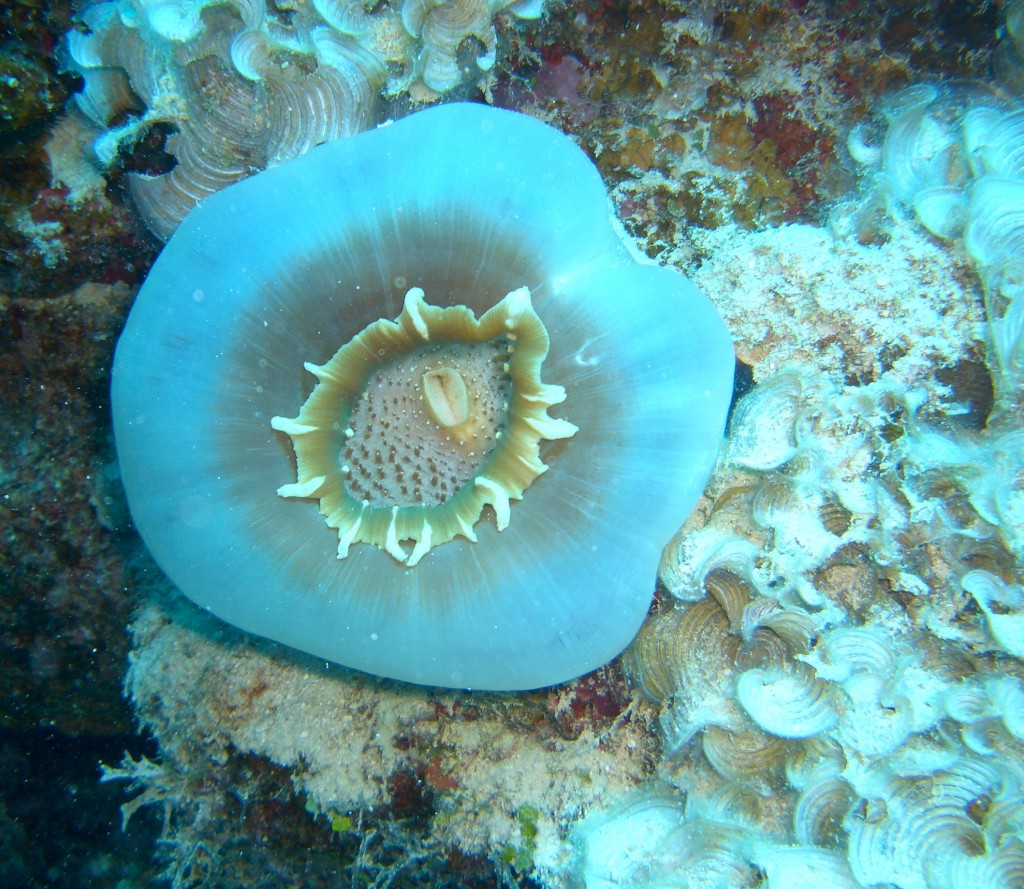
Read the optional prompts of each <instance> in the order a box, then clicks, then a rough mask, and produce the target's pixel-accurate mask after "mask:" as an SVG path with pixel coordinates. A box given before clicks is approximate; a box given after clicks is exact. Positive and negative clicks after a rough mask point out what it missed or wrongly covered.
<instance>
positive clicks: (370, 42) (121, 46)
mask: <svg viewBox="0 0 1024 889" xmlns="http://www.w3.org/2000/svg"><path fill="white" fill-rule="evenodd" d="M506 8H507V9H508V11H509V12H510V13H512V14H513V15H516V16H518V17H521V18H533V17H536V16H538V15H540V12H541V3H539V2H523V0H520V2H517V3H513V4H511V5H510V4H509V2H508V0H454V2H448V3H437V2H432V0H404V2H403V0H394V2H392V3H383V4H379V5H376V6H374V7H373V9H372V11H368V10H367V5H365V4H363V3H361V2H358V0H303V2H297V3H294V4H287V5H281V4H278V5H274V4H268V3H265V2H263V0H227V2H224V0H194V2H193V0H109V2H106V0H105V2H99V3H94V4H92V5H90V6H88V7H86V8H85V9H84V10H83V11H82V13H81V15H80V25H79V27H78V28H77V29H76V30H73V31H71V32H70V33H69V34H68V38H67V62H68V66H69V67H70V68H71V69H72V70H75V71H77V72H78V73H79V74H81V75H82V77H83V80H84V87H83V89H82V91H81V93H79V94H78V96H77V103H78V107H79V108H80V109H81V110H82V111H83V112H84V113H85V115H86V116H87V117H88V118H89V119H90V120H91V121H92V123H93V124H95V125H96V127H97V134H96V139H95V143H94V147H95V153H96V157H97V159H98V161H99V162H100V163H101V164H103V165H104V166H107V165H110V164H111V163H112V162H113V161H114V160H115V158H116V157H117V155H118V153H119V152H122V151H126V150H130V149H131V148H132V147H133V146H135V145H136V144H137V143H138V142H139V141H140V140H142V139H143V138H144V137H146V136H148V135H150V134H151V133H170V135H168V136H167V138H166V143H165V146H164V147H165V149H166V151H167V153H168V154H170V155H171V156H172V157H173V159H174V162H175V163H174V166H173V168H172V169H170V170H168V171H166V172H165V171H153V172H146V173H132V174H130V186H131V192H132V196H133V198H134V199H135V202H136V204H137V206H138V209H139V212H140V213H141V214H142V217H143V219H144V220H145V221H146V224H147V225H148V226H149V228H150V229H151V230H152V231H153V232H154V233H155V234H156V235H157V236H158V237H160V238H161V239H164V240H166V239H167V238H168V237H170V235H171V234H172V233H173V231H174V230H175V228H177V226H178V223H180V222H181V220H182V219H183V218H184V216H185V214H186V213H187V212H188V211H189V210H190V209H192V207H194V206H195V205H196V204H197V203H198V202H199V201H200V200H202V198H204V197H205V196H207V195H209V194H212V193H213V192H216V191H218V190H220V189H221V188H223V187H224V186H226V185H230V184H231V183H232V182H237V181H238V180H240V179H243V178H245V177H246V176H248V175H250V174H251V173H254V172H257V171H259V170H262V169H266V168H267V167H272V166H274V165H275V164H278V163H281V162H282V161H285V160H288V159H289V158H293V157H297V156H299V155H301V154H304V153H305V152H306V151H308V150H309V149H310V148H312V147H314V146H316V145H318V144H320V143H322V142H328V141H330V140H332V139H337V138H340V137H343V136H350V135H353V134H354V133H358V132H361V131H363V130H366V129H368V128H369V127H371V126H373V125H374V124H376V123H377V122H378V108H379V104H380V98H381V95H382V93H384V94H387V95H390V96H395V95H399V94H405V93H407V92H409V91H412V92H413V93H415V98H416V99H421V100H422V99H430V98H433V97H437V96H439V95H441V94H443V93H446V92H449V91H451V90H453V89H454V88H456V87H458V86H459V85H460V84H462V83H463V82H464V81H467V80H470V79H472V78H473V77H474V76H479V75H480V74H482V73H483V72H486V71H488V70H489V69H490V68H491V67H492V66H493V65H494V62H495V59H496V52H497V49H496V47H497V41H496V37H495V31H494V26H493V20H494V18H495V16H496V15H497V14H498V13H499V12H501V11H502V10H503V9H506ZM470 44H472V45H474V46H476V47H479V48H480V51H479V52H478V53H477V55H476V57H475V61H474V62H473V63H472V64H465V63H463V54H462V51H461V47H463V46H466V45H470Z"/></svg>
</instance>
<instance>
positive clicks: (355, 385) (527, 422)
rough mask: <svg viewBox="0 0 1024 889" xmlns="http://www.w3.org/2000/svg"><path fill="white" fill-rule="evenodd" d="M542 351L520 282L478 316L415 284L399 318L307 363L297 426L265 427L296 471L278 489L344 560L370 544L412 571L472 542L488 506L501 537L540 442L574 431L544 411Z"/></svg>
mask: <svg viewBox="0 0 1024 889" xmlns="http://www.w3.org/2000/svg"><path fill="white" fill-rule="evenodd" d="M548 345H549V339H548V334H547V331H546V329H545V327H544V324H543V322H542V321H541V319H540V317H539V316H538V315H537V313H536V312H535V311H534V310H533V306H532V303H531V301H530V291H529V290H528V289H527V288H525V287H523V288H520V289H519V290H515V291H513V292H512V293H510V294H508V295H507V296H506V297H505V298H504V299H502V300H501V302H499V303H498V304H497V305H495V306H494V307H493V308H492V309H490V310H489V311H487V312H486V313H485V314H484V315H483V316H482V317H481V318H480V320H479V321H478V320H477V319H476V317H475V316H474V315H473V313H472V312H471V311H470V310H469V309H468V308H466V307H465V306H455V307H452V308H446V309H442V308H438V307H436V306H431V305H428V304H427V303H426V302H425V301H424V299H423V291H422V290H420V289H418V288H413V289H412V290H410V291H409V292H408V294H406V298H405V305H404V308H403V309H402V313H401V314H400V315H399V316H398V318H397V319H395V321H388V320H383V319H382V320H380V321H375V322H374V323H373V324H370V325H369V326H368V327H367V328H366V329H365V330H363V331H362V332H361V333H359V334H358V335H357V336H355V337H354V338H353V339H352V340H351V342H349V343H347V344H346V345H344V346H342V347H341V348H340V349H339V350H338V352H337V353H335V355H334V357H333V358H331V360H330V361H328V362H327V363H326V364H324V365H322V366H317V365H313V364H309V363H307V364H306V365H305V367H306V369H307V370H308V371H309V372H310V373H312V374H313V375H314V376H315V377H316V378H317V380H318V383H317V385H316V387H315V388H314V389H313V392H312V393H311V394H310V396H309V398H308V399H307V400H306V402H305V403H304V404H303V405H302V407H301V409H300V411H299V415H298V416H297V417H295V418H294V419H289V418H285V417H274V419H273V420H272V421H271V425H272V426H273V428H274V429H276V430H278V431H279V432H284V433H286V434H287V435H288V436H290V438H291V440H292V445H293V447H294V449H295V458H296V464H297V472H296V475H297V480H296V482H295V483H294V484H288V485H284V486H282V487H281V488H279V489H278V492H277V493H278V494H279V495H281V496H282V497H293V498H312V499H317V500H319V501H320V513H321V514H322V515H323V516H324V518H325V520H326V522H327V525H328V526H329V527H331V528H334V529H336V530H337V531H338V558H339V559H343V558H345V557H346V556H347V555H348V553H349V549H350V547H351V546H352V544H354V543H367V544H371V545H373V546H376V547H378V548H380V549H382V550H384V551H385V552H387V553H389V554H390V555H391V556H393V557H394V558H395V559H397V560H398V561H399V562H404V563H405V564H407V565H409V566H413V565H416V564H417V563H418V562H419V561H420V559H422V558H423V557H424V556H425V555H426V554H427V553H428V552H429V551H430V550H431V549H432V548H433V547H435V546H438V545H440V544H443V543H447V542H448V541H450V540H452V539H454V538H455V537H456V536H459V535H461V536H462V537H465V538H466V539H468V540H470V541H473V542H476V539H477V537H476V533H475V531H474V530H473V526H474V525H475V524H476V523H477V522H478V521H479V520H480V518H481V516H482V514H483V511H484V508H485V507H487V506H490V508H491V509H492V510H493V511H494V517H495V523H496V525H497V528H498V530H499V531H500V530H503V529H504V528H506V527H507V526H508V523H509V521H510V519H511V509H510V501H512V500H518V499H520V498H522V496H523V492H524V491H525V490H526V488H528V487H529V485H530V484H531V483H532V482H533V480H534V479H535V478H536V477H537V476H539V475H540V474H541V473H542V472H544V471H545V470H546V469H547V466H546V465H545V464H544V463H543V462H542V461H541V459H540V441H541V439H558V438H568V437H570V436H572V435H573V434H574V433H575V432H576V427H575V426H574V425H573V424H572V423H570V422H568V421H566V420H562V419H557V418H553V417H550V416H548V413H547V411H548V408H550V407H551V406H552V405H555V404H558V403H560V402H561V401H564V400H565V390H564V389H563V388H562V387H561V386H550V385H545V384H544V383H543V382H542V381H541V378H540V370H541V365H542V364H543V361H544V358H545V356H546V355H547V352H548Z"/></svg>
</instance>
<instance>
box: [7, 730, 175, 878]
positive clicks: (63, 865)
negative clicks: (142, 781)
mask: <svg viewBox="0 0 1024 889" xmlns="http://www.w3.org/2000/svg"><path fill="white" fill-rule="evenodd" d="M126 750H127V751H129V752H130V753H131V754H132V755H133V756H135V757H138V756H142V755H145V756H154V755H155V745H154V744H153V743H152V742H151V741H148V740H146V739H143V738H140V737H139V736H137V735H114V736H109V737H97V736H93V735H83V736H78V737H71V736H69V735H65V734H62V733H60V732H55V731H49V730H46V729H30V730H26V731H15V730H9V729H0V885H2V886H5V887H6V889H30V887H31V889H38V887H54V889H65V887H66V889H81V887H85V886H119V885H120V886H151V885H154V884H155V881H156V877H157V872H158V868H157V867H156V866H155V865H154V864H153V861H154V856H153V853H154V850H155V847H156V839H157V836H158V835H159V832H160V813H159V811H158V810H157V809H156V808H151V809H149V810H148V811H147V810H143V811H141V812H139V813H138V814H137V815H136V816H135V817H134V818H133V819H132V820H131V822H130V824H129V825H128V828H127V830H125V831H122V829H121V811H120V806H121V804H122V803H123V802H125V800H126V799H127V798H128V797H129V796H131V795H132V794H131V793H129V792H128V791H127V788H126V787H125V786H124V784H123V782H113V783H106V784H102V783H100V763H101V762H103V763H110V764H113V763H117V762H119V761H120V760H121V758H122V756H124V753H125V751H126Z"/></svg>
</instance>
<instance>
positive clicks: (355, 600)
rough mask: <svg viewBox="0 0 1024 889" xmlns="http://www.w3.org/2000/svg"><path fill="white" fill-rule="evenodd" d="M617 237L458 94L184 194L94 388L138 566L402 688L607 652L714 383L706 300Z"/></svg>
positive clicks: (531, 139) (528, 672) (514, 680)
mask: <svg viewBox="0 0 1024 889" xmlns="http://www.w3.org/2000/svg"><path fill="white" fill-rule="evenodd" d="M467 144H473V145H474V146H476V149H475V150H474V151H472V152H464V151H462V150H461V149H462V147H463V146H465V145H467ZM617 231H618V229H617V228H616V227H615V226H614V225H613V224H612V222H611V220H610V217H609V213H608V201H607V196H606V194H605V191H604V187H603V185H602V183H601V180H600V178H599V176H598V174H597V171H596V170H595V168H594V167H593V165H592V164H591V163H590V162H589V161H588V160H587V159H586V157H585V156H584V155H583V153H582V152H581V151H580V150H579V149H578V148H577V147H576V146H575V145H573V143H572V142H571V141H570V140H568V139H567V138H565V137H564V136H563V135H562V134H560V133H558V132H557V131H555V130H552V129H550V128H549V127H546V126H545V125H543V124H541V123H539V122H537V121H534V120H532V119H530V118H528V117H526V116H524V115H519V114H515V113H512V112H505V111H498V110H496V109H491V108H487V107H483V106H477V105H445V106H441V107H438V108H435V109H431V110H429V111H424V112H420V113H418V114H415V115H412V116H411V117H409V118H406V119H405V120H403V121H401V122H399V123H396V124H393V125H391V126H388V127H384V128H381V129H379V130H375V131H371V132H368V133H364V134H362V135H359V136H356V137H354V138H352V139H344V140H339V141H337V142H333V143H330V144H328V145H324V146H321V147H319V148H317V149H315V150H313V151H311V152H310V153H309V154H307V155H305V156H303V157H302V158H299V159H297V160H294V161H292V162H290V163H288V164H283V165H281V166H280V167H277V168H275V169H273V170H268V171H266V172H264V173H261V174H260V175H258V176H255V177H252V178H251V179H248V180H246V181H244V182H241V183H239V184H237V185H234V186H231V187H230V188H229V189H226V190H224V191H222V192H220V193H219V194H217V195H214V196H212V197H210V198H208V199H207V200H205V201H203V203H202V204H200V205H199V206H198V207H197V208H196V209H195V210H194V211H193V212H192V213H191V214H190V215H189V216H188V218H187V219H186V220H185V222H184V223H183V224H182V226H181V228H180V229H179V230H178V232H177V233H176V234H175V236H174V237H173V238H172V239H171V241H170V242H169V244H168V245H167V247H166V248H165V250H164V252H163V253H162V254H161V256H160V258H159V259H158V261H157V263H156V265H155V266H154V268H153V270H152V272H151V274H150V277H149V278H148V280H147V281H146V283H145V285H144V287H143V289H142V291H141V292H140V294H139V298H138V300H137V302H136V304H135V306H134V308H133V310H132V313H131V316H130V318H129V321H128V324H127V327H126V329H125V331H124V334H123V335H122V337H121V340H120V342H119V345H118V350H117V356H116V361H115V367H114V372H113V402H114V421H115V431H116V435H117V444H118V452H119V457H120V461H121V468H122V473H123V478H124V483H125V488H126V490H127V492H128V497H129V501H130V505H131V509H132V515H133V517H134V519H135V522H136V524H137V526H138V528H139V530H140V532H141V533H142V535H143V537H144V538H145V540H146V542H147V544H148V545H149V547H150V549H151V551H152V552H153V554H154V556H155V557H156V559H157V561H158V562H159V563H160V565H161V566H162V567H163V569H164V570H165V571H166V572H167V574H168V575H169V576H170V577H171V579H172V580H173V581H174V582H175V583H176V584H177V585H178V586H179V587H180V588H181V589H182V591H183V592H185V593H186V594H187V595H188V596H189V597H190V598H192V599H193V600H195V601H196V602H197V603H199V604H201V605H203V606H204V607H206V608H208V609H210V610H211V611H213V612H214V613H215V614H217V615H219V616H220V617H222V618H224V619H225V620H227V621H229V622H231V623H233V624H235V625H236V626H239V627H242V628H243V629H246V630H249V631H251V632H254V633H257V634H260V635H264V636H269V637H271V638H273V639H275V640H278V641H280V642H284V643H286V644H288V645H291V646H294V647H296V648H299V649H302V650H304V651H307V652H311V653H313V654H316V655H319V656H322V657H325V658H328V659H330V660H333V661H337V662H340V663H343V664H346V665H349V666H353V667H357V668H360V669H362V670H366V671H369V672H373V673H376V674H378V675H382V676H388V677H393V678H397V679H402V680H406V681H410V682H417V683H422V684H432V685H442V686H450V687H472V688H491V689H517V688H533V687H539V686H543V685H548V684H553V683H555V682H559V681H562V680H565V679H569V678H571V677H573V676H576V675H579V674H581V673H583V672H586V671H587V670H589V669H592V668H594V667H597V666H598V665H600V664H602V663H604V662H606V661H607V660H609V659H610V658H612V657H613V656H615V655H616V654H617V653H618V652H619V651H620V650H621V649H622V648H623V647H624V646H625V645H626V644H627V643H628V642H629V641H630V639H631V638H632V637H633V635H634V634H635V632H636V631H637V629H638V627H639V626H640V623H641V621H642V620H643V618H644V615H645V613H646V611H647V606H648V603H649V601H650V596H651V592H652V589H653V584H654V579H655V576H656V572H657V567H658V561H659V556H660V553H661V549H662V547H663V546H664V544H665V543H666V542H667V541H668V539H669V538H670V537H671V535H672V534H673V532H674V531H675V530H676V529H677V528H678V527H679V525H680V523H681V522H682V521H683V520H684V519H685V518H686V516H687V514H688V513H689V511H690V510H691V508H692V507H693V504H694V503H695V502H696V500H697V498H698V496H699V495H700V493H701V491H702V490H703V486H704V484H705V482H706V479H707V477H708V475H709V473H710V470H711V467H712V465H713V463H714V461H715V456H716V453H717V450H718V446H719V442H720V440H721V436H722V430H723V426H724V421H725V413H726V408H727V406H728V403H729V399H730V395H731V387H732V370H733V352H732V345H731V342H730V339H729V337H728V334H727V333H726V330H725V327H724V325H723V324H722V322H721V320H720V319H719V317H718V315H717V313H716V312H715V310H714V309H713V307H712V306H711V304H710V303H709V302H708V301H707V300H706V298H705V297H703V296H702V295H701V294H700V293H699V292H698V291H697V290H696V288H695V287H694V286H693V285H692V284H691V283H690V282H689V281H687V280H686V279H685V278H683V277H682V276H681V275H678V274H676V273H674V272H672V271H669V270H666V269H663V268H658V267H654V266H651V265H644V264H640V263H638V262H637V261H636V260H635V259H634V258H633V257H632V256H631V254H630V253H629V252H628V250H627V249H626V247H625V246H624V244H623V242H622V241H621V239H620V237H619V235H618V234H617ZM503 297H504V299H503ZM403 306H404V308H403ZM393 319H397V321H395V320H393ZM311 390H312V395H310V392H311ZM563 398H564V403H561V402H562V400H563ZM548 411H550V413H548ZM296 458H297V459H296Z"/></svg>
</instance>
